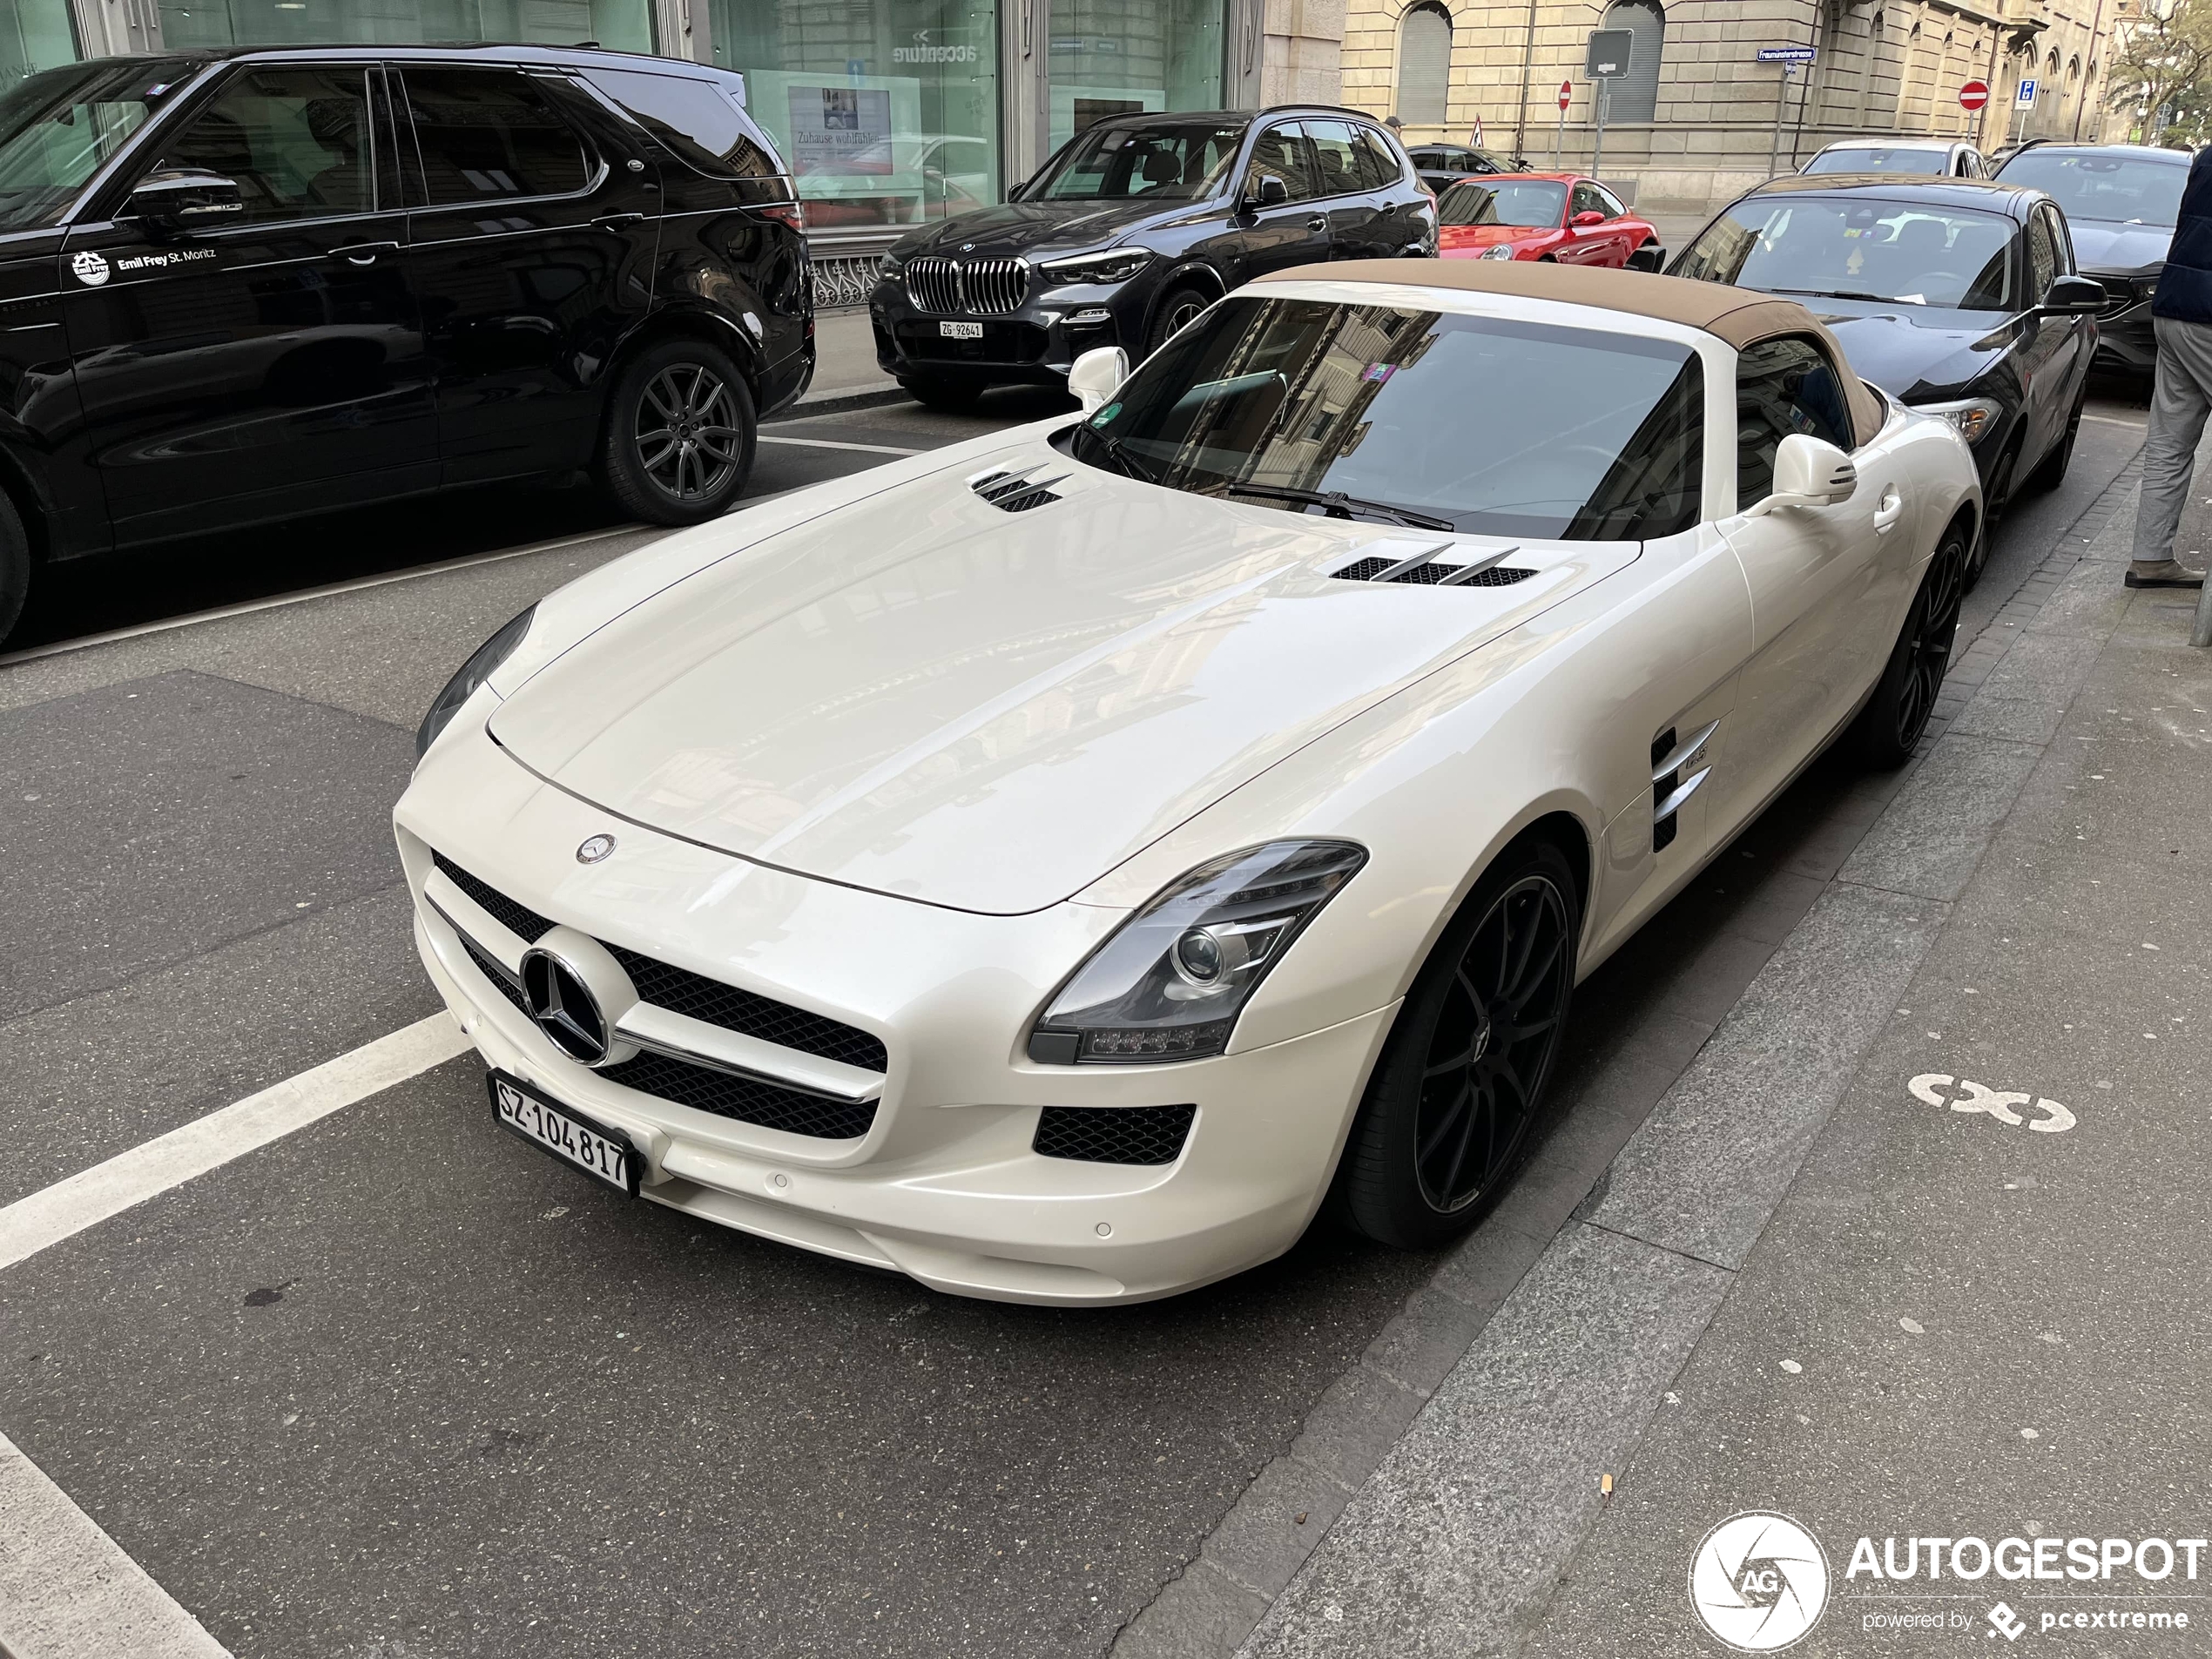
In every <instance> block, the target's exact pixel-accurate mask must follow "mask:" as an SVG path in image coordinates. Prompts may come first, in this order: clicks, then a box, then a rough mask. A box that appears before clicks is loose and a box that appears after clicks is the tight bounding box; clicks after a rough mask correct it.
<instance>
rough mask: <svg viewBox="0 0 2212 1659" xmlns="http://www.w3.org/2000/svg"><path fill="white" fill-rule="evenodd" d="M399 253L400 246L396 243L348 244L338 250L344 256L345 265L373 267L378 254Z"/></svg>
mask: <svg viewBox="0 0 2212 1659" xmlns="http://www.w3.org/2000/svg"><path fill="white" fill-rule="evenodd" d="M399 251H400V245H399V244H398V243H397V242H348V243H347V244H346V246H343V247H341V248H340V249H339V250H338V252H339V253H341V254H343V255H344V256H345V260H346V263H347V264H348V265H374V264H375V263H376V256H377V255H378V254H380V253H398V252H399Z"/></svg>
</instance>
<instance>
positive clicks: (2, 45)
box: [0, 0, 77, 92]
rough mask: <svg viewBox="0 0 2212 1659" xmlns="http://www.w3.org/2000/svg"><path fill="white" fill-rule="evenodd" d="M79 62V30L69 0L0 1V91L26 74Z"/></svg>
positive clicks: (34, 73) (6, 88)
mask: <svg viewBox="0 0 2212 1659" xmlns="http://www.w3.org/2000/svg"><path fill="white" fill-rule="evenodd" d="M76 61H77V31H76V30H74V29H73V28H71V25H70V21H69V0H4V3H0V92H4V91H7V90H8V89H9V88H10V87H11V86H13V85H14V84H16V83H17V81H19V80H21V79H22V78H24V76H26V75H36V74H37V72H38V71H40V70H42V69H52V68H54V67H55V66H56V65H57V64H73V63H75V62H76Z"/></svg>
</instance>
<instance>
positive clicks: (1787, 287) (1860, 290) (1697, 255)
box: [1674, 196, 2020, 311]
mask: <svg viewBox="0 0 2212 1659" xmlns="http://www.w3.org/2000/svg"><path fill="white" fill-rule="evenodd" d="M2019 237H2020V226H2018V225H2016V224H2015V223H2014V222H2013V220H2011V219H2007V218H2006V217H2005V216H2004V215H2002V214H2000V213H1984V212H1976V211H1974V210H1973V209H1972V208H1963V207H1936V206H1921V205H1919V204H1918V203H1909V204H1908V203H1905V202H1887V201H1863V200H1857V199H1849V198H1843V197H1831V196H1811V197H1808V196H1760V197H1754V198H1752V199H1750V200H1748V201H1742V202H1738V203H1737V205H1736V206H1733V207H1731V208H1730V209H1729V211H1728V212H1726V213H1725V214H1723V216H1722V217H1721V218H1719V219H1715V220H1714V221H1713V222H1712V223H1711V224H1710V225H1709V226H1706V227H1705V230H1704V232H1703V233H1702V234H1701V235H1700V236H1699V237H1698V239H1696V241H1695V242H1692V243H1691V244H1690V245H1689V251H1688V252H1687V253H1684V254H1683V256H1682V259H1681V260H1679V261H1678V262H1677V263H1676V266H1675V267H1674V272H1675V274H1676V276H1686V277H1696V278H1699V279H1701V280H1703V281H1707V282H1733V283H1737V284H1738V285H1740V286H1742V287H1746V288H1764V289H1765V290H1766V291H1767V292H1768V293H1811V294H1828V295H1832V296H1834V297H1835V298H1838V299H1843V300H1897V301H1899V302H1901V303H1903V304H1905V305H1912V306H1950V307H1957V308H1958V309H1959V310H1962V311H2008V310H2010V309H2011V308H2012V306H2013V244H2014V243H2015V242H2016V241H2017V240H2018V239H2019Z"/></svg>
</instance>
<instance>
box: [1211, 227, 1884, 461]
mask: <svg viewBox="0 0 2212 1659" xmlns="http://www.w3.org/2000/svg"><path fill="white" fill-rule="evenodd" d="M1270 282H1389V283H1398V284H1403V285H1406V286H1407V287H1417V288H1451V289H1454V290H1457V291H1459V292H1460V293H1503V294H1510V295H1513V296H1514V298H1516V299H1523V300H1556V301H1557V302H1559V303H1560V304H1561V305H1570V306H1594V307H1598V308H1599V309H1601V310H1605V311H1624V312H1627V313H1628V314H1629V315H1630V316H1632V317H1656V318H1657V319H1659V320H1661V321H1663V322H1677V323H1681V324H1683V325H1684V326H1685V327H1691V328H1697V329H1702V330H1703V332H1705V333H1706V334H1711V335H1713V336H1714V337H1715V338H1716V339H1719V340H1724V341H1727V342H1728V343H1729V344H1730V345H1731V346H1734V347H1737V348H1738V349H1739V350H1740V349H1741V348H1742V347H1745V346H1749V345H1751V344H1753V343H1755V342H1757V341H1762V340H1769V339H1771V338H1773V337H1774V336H1775V335H1777V334H1811V335H1813V336H1814V337H1815V338H1816V339H1817V340H1819V341H1821V343H1822V344H1824V346H1826V347H1827V348H1828V354H1829V356H1830V358H1831V360H1832V361H1834V362H1835V363H1836V364H1837V366H1838V368H1839V369H1840V370H1841V371H1842V374H1843V378H1844V395H1845V396H1847V397H1848V398H1849V399H1850V400H1851V424H1852V425H1853V427H1855V428H1857V431H1858V442H1861V443H1865V442H1868V441H1869V440H1870V439H1871V438H1872V437H1873V435H1875V434H1876V433H1877V432H1879V431H1880V430H1881V429H1882V422H1883V421H1884V419H1885V418H1886V417H1885V408H1884V405H1883V402H1882V399H1881V397H1880V396H1879V395H1878V394H1877V393H1875V392H1873V391H1872V390H1871V389H1869V388H1868V387H1867V386H1866V385H1865V383H1864V382H1863V381H1860V380H1859V378H1858V375H1856V374H1852V373H1851V367H1850V360H1849V359H1847V358H1846V357H1845V356H1844V348H1843V347H1841V346H1840V345H1838V343H1837V341H1836V337H1835V336H1834V335H1833V334H1830V333H1829V332H1828V330H1827V328H1826V327H1825V326H1824V325H1823V324H1822V323H1821V321H1820V320H1819V319H1818V318H1817V317H1815V316H1814V315H1813V314H1812V313H1811V312H1810V311H1807V310H1806V309H1805V308H1804V307H1803V306H1801V305H1799V304H1798V303H1797V301H1796V300H1778V299H1777V298H1776V297H1775V296H1774V295H1772V294H1770V293H1759V292H1758V290H1757V289H1756V288H1734V287H1729V285H1728V284H1726V283H1724V282H1692V281H1689V280H1687V279H1685V278H1683V277H1669V276H1655V275H1653V274H1651V273H1649V272H1644V271H1607V270H1601V269H1599V268H1597V267H1595V266H1586V265H1543V264H1535V263H1529V262H1524V261H1522V260H1359V261H1357V262H1353V261H1349V260H1346V261H1342V262H1332V263H1330V264H1327V265H1299V266H1291V268H1290V269H1289V270H1285V271H1276V272H1271V273H1269V274H1268V275H1266V276H1264V277H1261V278H1259V279H1258V280H1256V281H1255V282H1253V283H1252V284H1251V286H1252V287H1264V286H1265V285H1266V284H1268V283H1270Z"/></svg>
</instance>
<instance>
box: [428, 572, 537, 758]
mask: <svg viewBox="0 0 2212 1659" xmlns="http://www.w3.org/2000/svg"><path fill="white" fill-rule="evenodd" d="M536 614H537V607H536V605H532V606H531V607H530V608H529V610H525V611H524V612H523V614H522V615H521V616H519V617H516V618H515V620H514V621H512V622H510V623H509V624H507V625H506V626H505V627H504V628H502V629H501V630H500V631H498V632H497V633H496V634H494V635H493V636H492V637H490V638H489V639H487V640H486V641H484V643H483V644H481V645H479V646H477V647H476V649H475V651H472V652H470V653H469V660H468V661H467V662H465V663H463V664H462V665H461V671H460V672H459V673H457V674H455V676H454V677H453V678H451V679H449V680H448V681H447V682H446V688H445V690H444V691H440V692H439V693H438V695H437V696H436V697H435V698H434V699H432V701H431V704H430V711H429V712H428V713H427V714H425V715H424V716H423V717H422V724H421V725H419V726H417V727H416V728H415V759H417V760H420V759H421V758H422V757H423V755H424V754H425V753H427V752H428V750H429V747H430V745H432V744H434V743H435V742H436V741H437V740H438V733H439V732H442V731H444V730H445V729H446V727H447V726H448V725H450V724H451V723H452V720H453V717H454V716H455V715H456V714H458V713H460V712H461V705H462V704H463V703H466V702H467V701H468V700H469V698H472V697H474V696H475V694H476V688H477V687H478V686H479V685H482V684H483V683H484V682H485V681H486V680H488V679H489V678H491V677H492V675H493V674H494V673H495V672H496V671H497V669H498V667H499V665H500V664H502V663H503V662H505V661H506V660H507V659H508V658H509V657H512V656H513V655H514V654H515V647H516V646H517V645H519V644H522V643H523V635H525V634H527V633H529V631H530V618H531V617H535V616H536Z"/></svg>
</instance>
